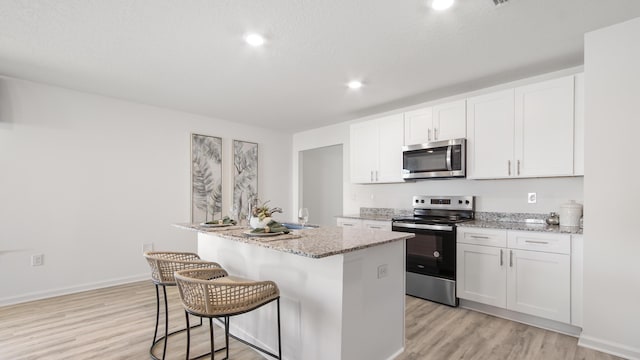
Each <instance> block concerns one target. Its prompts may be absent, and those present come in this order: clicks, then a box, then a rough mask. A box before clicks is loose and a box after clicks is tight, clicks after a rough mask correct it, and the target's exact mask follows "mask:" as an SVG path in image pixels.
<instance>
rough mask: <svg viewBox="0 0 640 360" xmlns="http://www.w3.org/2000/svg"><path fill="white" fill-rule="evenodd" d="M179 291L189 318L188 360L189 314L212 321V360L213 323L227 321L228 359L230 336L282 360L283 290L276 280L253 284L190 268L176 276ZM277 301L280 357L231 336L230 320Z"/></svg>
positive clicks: (177, 273) (225, 330)
mask: <svg viewBox="0 0 640 360" xmlns="http://www.w3.org/2000/svg"><path fill="white" fill-rule="evenodd" d="M175 278H176V282H177V284H178V292H179V293H180V298H181V299H182V305H184V308H185V317H186V319H187V359H189V344H190V341H191V332H190V331H189V314H191V315H194V316H198V317H200V318H201V319H202V318H208V319H209V338H210V345H211V359H213V358H214V353H215V352H214V350H213V349H214V341H213V321H212V319H213V318H214V317H215V318H224V332H225V336H224V337H225V347H224V348H226V357H225V359H228V358H229V336H231V337H233V338H234V339H236V340H238V341H240V342H242V343H244V344H246V345H248V346H251V347H252V348H254V349H256V350H259V351H261V352H263V353H265V354H267V355H269V356H271V357H274V358H276V359H282V344H281V337H280V290H279V289H278V286H277V285H276V283H274V282H273V281H252V280H246V279H241V278H237V277H234V276H229V275H228V274H227V272H226V271H225V270H224V269H187V270H180V271H177V272H176V273H175ZM273 301H275V302H276V305H277V311H278V355H276V354H273V353H271V352H270V351H268V350H266V349H263V348H260V347H258V346H256V345H254V344H251V343H249V342H247V341H245V340H243V339H240V338H238V337H236V336H234V335H232V334H229V325H230V321H229V320H230V317H231V316H234V315H240V314H244V313H246V312H249V311H252V310H255V309H257V308H259V307H261V306H263V305H266V304H268V303H270V302H273Z"/></svg>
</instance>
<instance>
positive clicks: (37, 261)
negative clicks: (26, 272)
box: [31, 254, 44, 266]
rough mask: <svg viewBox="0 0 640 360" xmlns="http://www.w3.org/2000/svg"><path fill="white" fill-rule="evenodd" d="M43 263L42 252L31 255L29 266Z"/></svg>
mask: <svg viewBox="0 0 640 360" xmlns="http://www.w3.org/2000/svg"><path fill="white" fill-rule="evenodd" d="M42 265H44V254H35V255H31V266H42Z"/></svg>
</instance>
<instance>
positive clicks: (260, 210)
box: [251, 200, 282, 221]
mask: <svg viewBox="0 0 640 360" xmlns="http://www.w3.org/2000/svg"><path fill="white" fill-rule="evenodd" d="M268 203H269V200H267V201H265V202H263V203H262V205H258V206H255V207H253V209H252V210H251V215H252V216H254V217H257V218H258V219H260V221H263V220H264V219H266V218H270V217H271V215H272V214H275V213H281V214H282V208H279V207H273V208H270V207H269V206H267V204H268Z"/></svg>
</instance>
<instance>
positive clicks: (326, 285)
mask: <svg viewBox="0 0 640 360" xmlns="http://www.w3.org/2000/svg"><path fill="white" fill-rule="evenodd" d="M178 226H182V227H185V228H190V229H193V230H196V231H198V253H199V254H200V256H201V257H202V258H203V259H206V260H211V261H216V262H218V263H220V264H221V265H222V266H223V267H224V268H225V269H226V270H227V271H228V272H229V273H230V274H232V275H236V276H241V277H246V278H250V279H255V280H273V281H275V282H276V283H277V284H278V287H279V288H280V295H281V322H282V354H283V358H284V359H291V360H293V359H305V360H307V359H309V360H313V359H318V360H319V359H345V360H346V359H349V360H352V359H353V360H357V359H368V360H369V359H372V360H375V359H393V358H394V357H395V356H396V355H398V354H400V353H401V352H402V351H403V350H404V338H405V337H404V296H405V295H404V294H405V280H404V278H405V241H404V240H405V239H407V238H410V237H413V236H414V235H413V234H409V233H400V232H390V231H378V230H368V229H351V228H339V227H326V228H317V229H309V230H298V231H293V232H291V234H288V235H280V236H274V237H265V238H257V237H247V236H246V235H245V234H244V232H245V231H246V229H243V228H238V227H234V228H233V229H231V228H230V229H229V230H222V229H216V230H213V229H206V228H201V227H198V226H194V225H190V224H179V225H178ZM231 333H233V334H234V335H236V336H238V337H241V338H244V339H246V340H249V341H251V342H253V343H256V344H258V345H260V346H264V347H265V348H267V349H271V350H275V349H277V334H276V311H275V307H271V306H266V307H263V308H261V309H259V310H257V311H254V312H251V313H247V314H243V315H240V316H237V317H235V318H233V319H232V321H231Z"/></svg>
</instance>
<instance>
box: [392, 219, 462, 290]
mask: <svg viewBox="0 0 640 360" xmlns="http://www.w3.org/2000/svg"><path fill="white" fill-rule="evenodd" d="M393 230H394V231H403V232H411V233H414V234H415V235H416V236H415V237H414V238H411V239H407V245H406V251H407V272H411V273H417V274H422V275H429V276H435V277H439V278H444V279H450V280H455V279H456V232H455V227H454V226H451V225H426V224H412V223H402V222H394V223H393Z"/></svg>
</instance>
